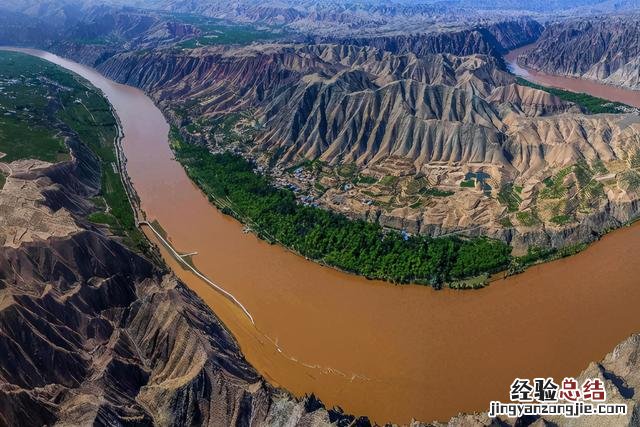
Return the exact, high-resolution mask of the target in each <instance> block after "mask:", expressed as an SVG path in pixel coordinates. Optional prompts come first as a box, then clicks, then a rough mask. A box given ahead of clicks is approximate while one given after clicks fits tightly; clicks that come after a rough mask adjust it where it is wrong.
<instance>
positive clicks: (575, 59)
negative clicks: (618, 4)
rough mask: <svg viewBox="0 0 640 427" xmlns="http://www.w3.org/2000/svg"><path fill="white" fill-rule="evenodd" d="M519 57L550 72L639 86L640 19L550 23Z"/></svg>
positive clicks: (608, 18)
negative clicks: (532, 47) (531, 46)
mask: <svg viewBox="0 0 640 427" xmlns="http://www.w3.org/2000/svg"><path fill="white" fill-rule="evenodd" d="M519 61H520V62H521V63H522V64H523V65H525V66H527V67H529V68H532V69H535V70H541V71H544V72H546V73H550V74H560V75H567V76H573V77H581V78H586V79H592V80H598V81H602V82H604V83H607V84H612V85H616V86H623V87H627V88H631V89H636V90H640V19H639V17H638V16H637V15H636V16H634V15H630V16H608V17H605V18H594V19H583V20H572V21H568V22H566V21H565V22H558V23H555V24H553V25H549V26H548V27H547V28H546V29H545V31H544V32H543V34H542V36H541V37H540V39H539V40H538V41H537V43H536V47H535V48H534V49H532V50H531V51H529V52H527V54H526V55H523V56H522V58H519ZM639 96H640V95H639Z"/></svg>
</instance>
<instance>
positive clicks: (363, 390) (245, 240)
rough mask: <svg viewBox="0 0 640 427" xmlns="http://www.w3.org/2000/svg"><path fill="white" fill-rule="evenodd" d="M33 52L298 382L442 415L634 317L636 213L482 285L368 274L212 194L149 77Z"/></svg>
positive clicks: (199, 284) (480, 406) (242, 335)
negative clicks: (334, 263)
mask: <svg viewBox="0 0 640 427" xmlns="http://www.w3.org/2000/svg"><path fill="white" fill-rule="evenodd" d="M28 53H29V54H32V55H36V56H39V57H42V58H44V59H46V60H49V61H51V62H55V63H56V64H59V65H61V66H63V67H65V68H68V69H69V70H72V71H75V72H76V73H78V74H80V75H81V76H83V77H85V78H86V79H88V80H89V81H91V82H92V83H93V84H94V85H95V86H97V87H99V88H100V89H102V90H103V91H104V93H105V94H106V95H107V97H108V98H109V100H110V102H111V103H112V104H113V106H114V108H115V111H116V112H117V114H118V116H119V117H120V120H121V122H122V126H123V130H124V135H125V137H124V140H123V147H124V151H125V154H126V157H127V159H128V163H127V171H128V173H129V175H130V177H131V179H132V181H133V184H134V187H135V189H136V191H137V193H138V195H139V196H140V199H141V205H142V209H143V210H144V211H145V212H146V215H147V218H148V219H149V220H150V221H152V220H157V221H158V222H159V223H160V224H161V225H162V227H163V228H164V230H165V231H166V233H167V234H168V237H169V239H170V241H171V242H172V243H173V245H174V246H175V247H176V248H177V249H178V250H179V251H181V252H183V253H187V252H189V253H190V252H194V251H197V252H198V254H197V255H195V256H194V257H193V262H194V264H195V265H196V266H197V268H198V269H199V270H200V271H201V272H203V273H204V274H205V275H206V276H207V277H209V278H210V279H212V280H213V281H215V282H216V283H217V284H220V285H221V286H223V287H224V288H225V289H226V290H228V291H229V292H231V293H232V294H234V295H235V296H236V297H237V298H238V299H239V300H240V301H241V302H242V303H243V304H244V305H245V306H246V307H247V308H248V310H249V311H250V312H251V314H252V315H253V317H254V318H255V323H256V325H255V326H254V325H253V324H251V322H250V321H249V320H248V318H247V317H246V316H245V315H244V313H243V312H242V311H241V310H240V309H238V308H237V307H236V306H235V305H233V304H232V303H231V302H230V301H229V299H228V298H225V297H223V296H222V295H220V294H219V293H218V292H216V291H215V290H214V289H212V288H211V287H210V286H208V285H207V284H206V283H204V282H203V281H202V280H201V279H199V278H197V277H196V276H194V275H193V274H192V273H191V272H189V271H187V270H185V269H183V268H182V267H180V266H179V265H178V264H177V263H176V261H175V260H174V259H173V258H172V257H171V256H170V255H169V254H167V253H163V255H164V256H165V259H166V261H167V263H168V264H169V265H170V266H171V267H172V268H173V269H174V271H175V272H176V274H177V275H178V276H179V277H180V278H181V279H182V280H183V281H184V282H186V283H187V284H188V285H189V286H190V287H191V288H192V289H194V290H195V291H196V292H197V293H198V294H199V295H200V296H201V297H202V299H203V300H205V301H206V302H207V304H209V305H210V306H211V308H212V309H213V311H215V313H216V314H217V315H218V316H219V317H220V318H221V319H222V320H223V322H224V323H225V325H226V326H227V327H228V328H229V329H230V330H231V331H232V332H233V334H234V335H235V337H236V338H237V340H238V342H239V343H240V346H241V348H242V350H243V352H244V354H245V356H246V358H247V359H248V360H249V362H251V363H252V364H253V366H255V367H256V368H257V369H258V370H259V371H260V372H261V373H262V374H263V375H264V376H265V377H266V378H267V379H269V380H270V381H271V382H272V383H274V384H276V385H279V386H282V387H285V388H286V389H288V390H290V391H292V392H293V393H295V394H297V395H303V394H304V393H311V392H313V393H315V394H316V395H317V396H319V397H320V399H322V400H323V401H324V403H325V404H327V405H328V406H334V405H339V406H341V407H342V408H343V409H344V410H345V411H348V412H350V413H354V414H358V415H367V416H369V417H371V418H372V419H373V420H376V421H377V422H387V421H394V422H408V421H410V419H411V418H416V419H420V420H424V421H430V420H433V419H440V420H444V419H448V418H449V417H450V416H452V415H455V414H457V413H458V412H460V411H465V412H467V411H483V410H486V409H488V402H489V401H490V400H492V399H507V394H508V388H509V384H510V383H511V382H512V381H513V379H514V377H517V376H518V377H525V378H531V377H535V376H544V377H547V376H553V377H555V378H557V379H561V378H562V377H563V376H566V375H577V374H578V373H579V372H580V371H581V370H583V369H584V368H585V367H586V366H587V365H588V363H589V362H590V361H593V360H598V359H600V358H602V357H603V356H604V355H605V354H606V353H607V352H609V351H611V350H612V349H613V347H614V346H615V345H616V344H617V343H618V342H620V341H622V340H623V339H625V338H626V337H627V336H629V335H630V334H631V333H633V332H636V331H640V316H638V315H637V307H638V304H639V303H640V286H639V285H640V262H638V253H640V226H633V227H628V228H624V229H622V230H619V231H616V232H613V233H611V234H609V235H608V236H606V237H605V238H603V239H602V240H601V241H600V242H598V243H596V244H594V245H592V246H591V247H590V248H589V249H587V250H586V251H584V252H583V253H581V254H579V255H577V256H573V257H571V258H568V259H563V260H559V261H555V262H551V263H548V264H545V265H542V266H537V267H534V268H531V269H529V270H528V271H527V272H525V273H524V274H521V275H518V276H516V277H511V278H508V279H505V280H499V281H497V282H494V283H493V284H492V285H491V286H489V287H487V288H485V289H482V290H478V291H468V292H464V291H462V292H460V291H450V290H443V291H434V290H432V289H431V288H428V287H423V286H393V285H390V284H388V283H382V282H377V281H369V280H365V279H362V278H359V277H356V276H353V275H349V274H345V273H341V272H338V271H335V270H332V269H330V268H326V267H322V266H319V265H317V264H315V263H312V262H309V261H306V260H305V259H304V258H301V257H299V256H297V255H294V254H292V253H290V252H288V251H286V250H284V249H283V248H281V247H279V246H272V245H269V244H267V243H265V242H263V241H260V240H258V239H257V238H256V237H254V236H253V235H251V234H244V233H243V232H242V226H241V225H240V224H239V223H238V222H236V221H235V220H233V219H231V218H229V217H227V216H225V215H223V214H221V213H220V212H218V211H217V210H216V209H215V208H214V207H212V206H211V205H210V204H209V203H208V201H207V198H206V197H205V196H204V195H203V194H202V193H201V192H200V191H199V190H198V188H196V187H195V186H194V185H193V184H192V183H191V181H190V180H189V178H188V177H187V175H186V174H185V172H184V170H183V169H182V167H181V166H180V165H179V164H178V163H177V162H176V161H174V159H173V156H172V153H171V150H170V148H169V146H168V143H167V132H168V130H169V126H168V125H167V123H166V121H165V120H164V118H163V116H162V114H161V112H160V111H159V110H158V109H157V108H156V107H155V106H154V104H153V103H152V101H151V100H150V99H149V98H148V97H147V96H145V95H144V93H143V92H141V91H140V90H138V89H134V88H131V87H127V86H123V85H120V84H116V83H113V82H112V81H110V80H108V79H106V78H104V77H103V76H101V75H100V74H99V73H97V72H96V71H94V70H92V69H89V68H86V67H83V66H81V65H78V64H76V63H74V62H71V61H68V60H65V59H62V58H59V57H57V56H54V55H51V54H49V53H46V52H41V51H28ZM149 237H150V238H151V239H155V236H153V235H150V236H149ZM276 343H277V344H276Z"/></svg>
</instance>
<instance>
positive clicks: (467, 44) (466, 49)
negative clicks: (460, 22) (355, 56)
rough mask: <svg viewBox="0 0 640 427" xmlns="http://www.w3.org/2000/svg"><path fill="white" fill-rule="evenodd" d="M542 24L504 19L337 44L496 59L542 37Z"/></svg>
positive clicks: (349, 39) (422, 54) (423, 53)
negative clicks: (471, 26) (468, 25)
mask: <svg viewBox="0 0 640 427" xmlns="http://www.w3.org/2000/svg"><path fill="white" fill-rule="evenodd" d="M542 30H543V27H542V25H541V24H540V23H539V22H537V21H535V20H532V19H526V18H523V19H518V20H505V21H501V22H496V23H493V24H490V25H485V26H478V27H475V28H465V29H459V30H455V31H433V32H427V33H424V34H399V35H389V36H380V37H366V38H354V37H351V38H346V39H341V40H339V41H338V42H339V43H342V44H353V45H358V46H372V47H375V48H378V49H381V50H386V51H389V52H393V53H397V54H406V53H413V54H415V55H418V56H424V55H428V54H434V53H450V54H453V55H473V54H484V55H494V56H499V55H500V54H502V53H505V52H507V51H509V50H511V49H515V48H516V47H519V46H523V45H526V44H529V43H532V42H534V41H535V40H536V39H538V37H540V34H542Z"/></svg>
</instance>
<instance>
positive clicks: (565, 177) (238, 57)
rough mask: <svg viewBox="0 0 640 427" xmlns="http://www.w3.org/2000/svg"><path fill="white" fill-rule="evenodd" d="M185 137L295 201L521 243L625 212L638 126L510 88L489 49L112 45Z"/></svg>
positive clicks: (629, 210) (632, 117) (120, 75)
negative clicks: (143, 48)
mask: <svg viewBox="0 0 640 427" xmlns="http://www.w3.org/2000/svg"><path fill="white" fill-rule="evenodd" d="M99 68H100V70H101V71H102V72H104V73H105V74H106V75H108V76H110V77H112V78H114V79H116V80H118V81H121V82H124V83H127V84H131V85H135V86H138V87H141V88H143V89H145V90H146V91H148V92H149V93H150V94H151V96H152V97H154V98H155V99H156V101H157V102H158V103H159V105H161V106H162V107H163V108H164V110H165V111H166V112H167V115H168V116H169V117H172V119H173V124H174V125H175V126H176V127H177V128H179V129H181V133H182V135H183V137H185V138H186V139H187V140H188V141H191V142H195V143H206V144H208V145H209V147H210V149H211V150H213V151H214V152H217V151H227V150H231V151H235V152H238V153H242V154H243V155H244V156H247V157H250V158H252V159H254V160H256V161H257V162H258V163H259V164H260V165H261V166H260V167H261V169H263V170H265V171H268V172H269V173H270V174H271V175H273V176H274V177H275V179H276V181H277V182H278V183H279V185H281V186H283V187H288V188H292V189H293V190H294V191H295V192H297V193H298V195H299V197H300V200H301V201H302V202H303V203H307V204H314V205H321V206H325V207H328V208H330V209H333V210H336V211H339V212H342V213H345V214H347V215H350V216H353V217H359V218H367V219H369V220H372V221H378V222H380V223H381V224H382V225H384V226H389V227H392V228H396V229H402V230H405V231H407V232H409V233H427V234H431V235H442V234H447V233H452V232H456V233H458V232H461V233H464V234H466V235H488V236H491V237H497V238H500V239H503V240H506V241H509V242H510V243H511V244H512V245H513V246H514V247H515V248H516V253H518V252H519V253H522V252H526V251H527V248H529V247H549V246H551V247H562V246H566V245H571V244H579V243H582V242H584V241H589V240H591V239H593V236H594V235H597V234H599V233H601V232H603V231H604V230H606V229H610V228H613V227H616V226H619V225H620V224H623V223H625V222H626V221H628V220H629V219H631V218H632V217H633V216H634V215H635V214H637V212H636V207H635V206H636V202H635V201H636V200H637V199H638V194H637V186H636V185H635V182H636V179H635V176H636V175H637V174H638V172H637V171H636V169H635V167H636V166H635V161H634V159H635V157H636V156H637V154H636V152H637V150H638V138H639V135H640V120H639V119H638V115H637V114H634V113H630V114H588V113H586V111H587V110H586V109H585V108H583V107H581V106H580V105H576V104H574V103H571V102H568V101H564V100H562V99H560V98H558V97H557V96H555V95H552V94H550V93H548V92H545V91H544V90H541V89H538V88H535V87H528V86H521V85H519V84H518V83H517V82H516V81H515V78H514V77H513V76H512V75H510V74H508V73H506V72H504V71H502V68H501V66H500V63H499V62H498V61H497V60H496V59H494V58H493V57H492V56H485V55H477V54H476V55H470V56H454V55H450V54H428V55H422V56H418V55H415V54H412V53H408V54H393V53H391V52H388V51H382V50H378V49H376V48H372V47H358V46H345V45H334V44H321V45H288V44H279V45H264V44H263V45H253V46H248V47H210V48H201V49H194V50H175V49H165V50H157V51H154V52H131V53H123V54H119V55H115V56H113V57H111V58H109V59H108V60H107V61H105V62H104V63H102V64H100V66H99Z"/></svg>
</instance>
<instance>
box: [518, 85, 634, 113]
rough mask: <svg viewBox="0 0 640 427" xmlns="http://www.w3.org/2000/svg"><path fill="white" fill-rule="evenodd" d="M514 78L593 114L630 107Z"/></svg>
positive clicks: (619, 111) (616, 111) (618, 111)
mask: <svg viewBox="0 0 640 427" xmlns="http://www.w3.org/2000/svg"><path fill="white" fill-rule="evenodd" d="M516 80H517V82H518V84H519V85H521V86H529V87H532V88H534V89H539V90H543V91H545V92H548V93H550V94H552V95H555V96H557V97H558V98H560V99H562V100H564V101H569V102H573V103H574V104H578V105H581V106H582V107H584V108H585V109H586V110H587V111H588V112H590V113H593V114H598V113H622V112H624V111H625V110H626V109H628V108H631V107H629V106H628V105H626V104H622V103H620V102H612V101H609V100H607V99H602V98H598V97H595V96H591V95H589V94H586V93H578V92H571V91H568V90H563V89H556V88H553V87H547V86H542V85H539V84H536V83H533V82H530V81H529V80H525V79H523V78H521V77H518V78H517V79H516Z"/></svg>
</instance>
